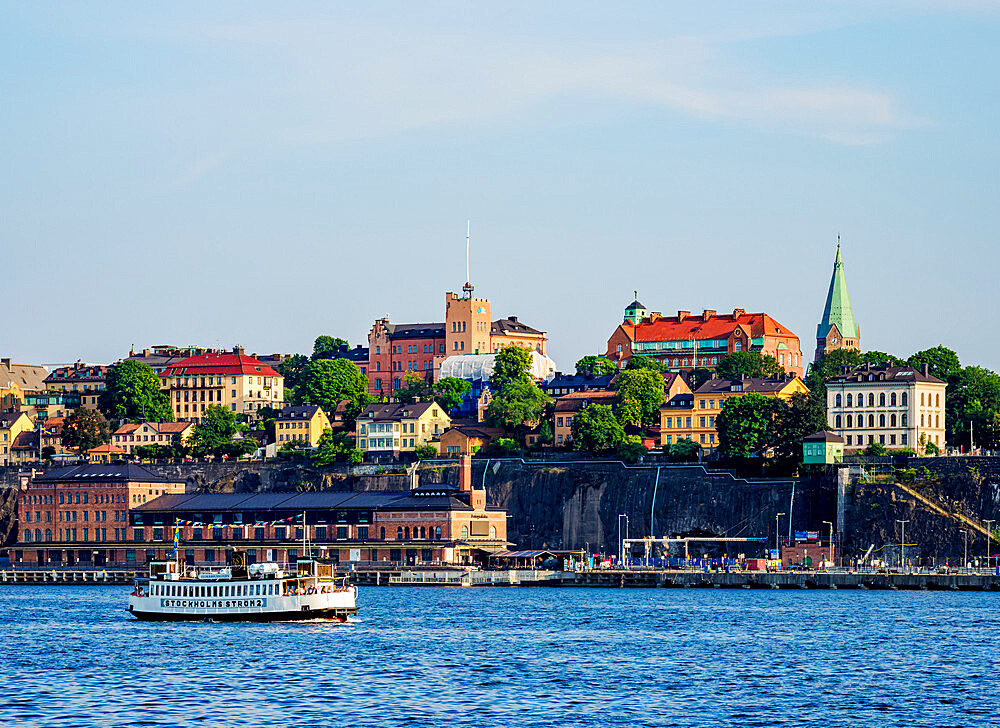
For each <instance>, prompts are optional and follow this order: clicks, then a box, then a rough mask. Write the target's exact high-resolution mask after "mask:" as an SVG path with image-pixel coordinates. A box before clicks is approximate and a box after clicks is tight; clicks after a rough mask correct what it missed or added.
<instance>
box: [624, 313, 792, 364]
mask: <svg viewBox="0 0 1000 728" xmlns="http://www.w3.org/2000/svg"><path fill="white" fill-rule="evenodd" d="M741 351H756V352H760V353H761V354H768V355H770V356H773V357H774V358H775V359H776V360H777V362H778V363H779V364H780V365H781V366H783V367H784V368H785V371H786V372H788V373H789V374H794V375H796V376H802V372H803V370H802V366H803V364H802V350H801V347H800V346H799V337H798V336H796V335H795V334H794V333H793V332H792V331H791V330H790V329H788V328H787V327H785V326H783V325H782V324H780V323H778V322H777V321H775V320H774V319H773V318H771V317H770V316H768V315H767V314H766V313H747V312H746V311H744V310H743V309H741V308H738V309H735V310H734V311H733V312H732V313H731V314H719V313H718V312H716V311H713V310H705V311H703V312H702V313H701V315H697V314H696V315H694V316H692V315H691V312H690V311H678V312H677V315H676V316H663V315H662V314H660V313H657V312H655V311H654V312H651V313H647V312H646V308H645V307H644V306H643V305H642V304H641V303H639V301H633V302H632V303H631V304H629V306H628V307H627V308H626V309H625V317H624V320H623V321H622V323H621V324H620V325H619V326H618V328H617V329H615V331H614V333H613V334H612V335H611V337H610V338H609V339H608V348H607V352H606V353H605V357H607V358H608V359H610V360H611V361H613V362H616V363H617V364H618V366H619V367H621V368H624V367H625V366H626V365H627V364H628V361H629V359H631V358H632V356H633V355H636V354H639V355H642V356H648V357H650V358H652V359H656V360H657V361H659V362H660V363H661V364H663V365H664V366H665V367H666V368H667V370H668V371H671V372H681V371H691V370H693V369H698V368H701V369H714V368H715V367H716V366H717V365H718V363H719V362H720V361H721V360H722V359H723V357H725V356H727V355H729V354H734V353H737V352H741Z"/></svg>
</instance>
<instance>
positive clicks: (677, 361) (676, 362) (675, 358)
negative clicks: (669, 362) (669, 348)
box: [674, 357, 679, 366]
mask: <svg viewBox="0 0 1000 728" xmlns="http://www.w3.org/2000/svg"><path fill="white" fill-rule="evenodd" d="M678 363H679V360H678V359H677V357H674V366H677V364H678Z"/></svg>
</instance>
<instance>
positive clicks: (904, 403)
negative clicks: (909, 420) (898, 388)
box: [899, 392, 907, 407]
mask: <svg viewBox="0 0 1000 728" xmlns="http://www.w3.org/2000/svg"><path fill="white" fill-rule="evenodd" d="M906 399H907V398H906V392H903V393H902V394H901V395H899V402H900V404H902V405H903V406H904V407H905V406H906Z"/></svg>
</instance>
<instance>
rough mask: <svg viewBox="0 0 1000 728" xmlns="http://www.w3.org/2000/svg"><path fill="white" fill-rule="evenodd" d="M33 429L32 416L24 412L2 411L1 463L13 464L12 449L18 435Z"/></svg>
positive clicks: (0, 433)
mask: <svg viewBox="0 0 1000 728" xmlns="http://www.w3.org/2000/svg"><path fill="white" fill-rule="evenodd" d="M33 429H35V428H34V424H33V423H32V422H31V418H30V417H28V415H26V414H24V412H0V465H11V464H12V463H13V462H14V454H13V452H12V451H11V449H12V448H13V447H14V442H15V441H16V440H17V437H18V435H20V434H21V433H22V432H31V431H32V430H33Z"/></svg>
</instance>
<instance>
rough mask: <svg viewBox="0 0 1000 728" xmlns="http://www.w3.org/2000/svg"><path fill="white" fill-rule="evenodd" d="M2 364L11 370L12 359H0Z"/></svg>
mask: <svg viewBox="0 0 1000 728" xmlns="http://www.w3.org/2000/svg"><path fill="white" fill-rule="evenodd" d="M0 364H3V365H4V366H5V367H7V368H8V369H9V368H10V359H9V358H7V357H4V358H3V359H0Z"/></svg>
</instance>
